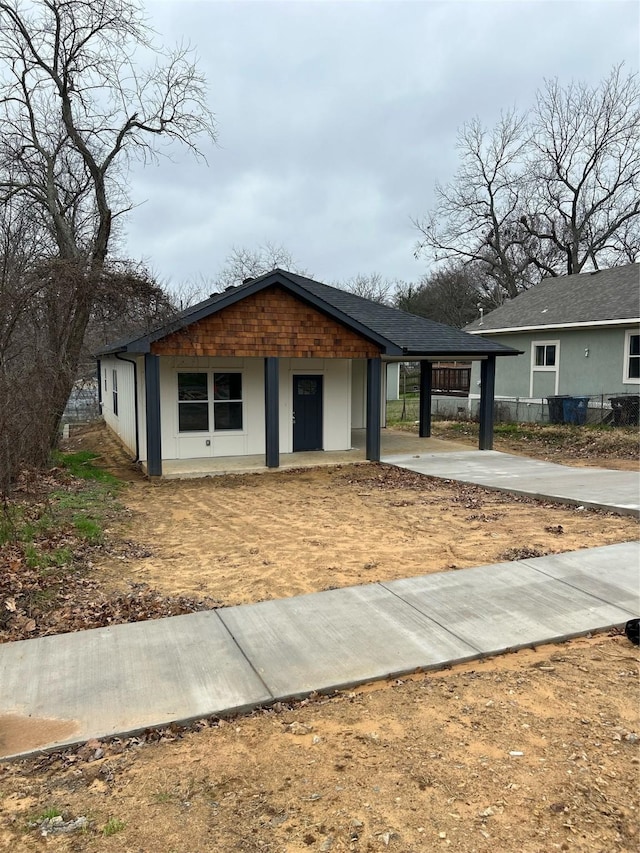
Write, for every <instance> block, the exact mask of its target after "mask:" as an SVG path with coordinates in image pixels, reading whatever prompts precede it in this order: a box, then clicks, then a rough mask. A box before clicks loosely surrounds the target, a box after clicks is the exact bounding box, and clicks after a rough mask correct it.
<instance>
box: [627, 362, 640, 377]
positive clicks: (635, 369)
mask: <svg viewBox="0 0 640 853" xmlns="http://www.w3.org/2000/svg"><path fill="white" fill-rule="evenodd" d="M629 379H640V357H638V356H635V357H634V358H630V359H629Z"/></svg>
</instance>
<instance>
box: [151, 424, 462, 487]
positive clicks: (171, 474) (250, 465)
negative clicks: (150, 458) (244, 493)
mask: <svg viewBox="0 0 640 853" xmlns="http://www.w3.org/2000/svg"><path fill="white" fill-rule="evenodd" d="M366 443H367V435H366V429H354V430H351V450H335V451H324V450H314V451H309V452H300V453H281V454H280V465H279V468H281V469H285V470H286V469H292V468H315V467H319V466H325V465H352V464H355V463H359V462H366V461H367V453H366ZM474 449H475V448H474V446H473V445H471V444H468V445H467V444H461V443H460V442H458V441H456V442H453V441H444V440H442V439H439V438H425V437H420V436H419V435H416V434H415V433H410V432H405V431H402V430H394V429H383V430H381V432H380V457H381V461H383V462H384V457H385V456H394V455H398V454H402V453H410V454H416V455H417V454H422V453H451V452H454V451H460V450H474ZM143 470H144V471H145V473H147V471H146V464H145V463H143ZM269 470H271V469H270V468H268V467H267V466H266V464H265V457H264V454H263V453H259V454H255V455H252V456H216V457H206V458H198V459H168V460H164V462H163V465H162V476H163V477H164V478H165V479H168V480H180V479H185V480H188V479H195V478H197V477H215V476H219V475H222V474H258V473H263V472H266V471H269Z"/></svg>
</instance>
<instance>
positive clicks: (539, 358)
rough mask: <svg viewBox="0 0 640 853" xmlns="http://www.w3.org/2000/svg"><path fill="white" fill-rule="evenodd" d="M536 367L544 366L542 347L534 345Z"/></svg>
mask: <svg viewBox="0 0 640 853" xmlns="http://www.w3.org/2000/svg"><path fill="white" fill-rule="evenodd" d="M536 367H544V347H536Z"/></svg>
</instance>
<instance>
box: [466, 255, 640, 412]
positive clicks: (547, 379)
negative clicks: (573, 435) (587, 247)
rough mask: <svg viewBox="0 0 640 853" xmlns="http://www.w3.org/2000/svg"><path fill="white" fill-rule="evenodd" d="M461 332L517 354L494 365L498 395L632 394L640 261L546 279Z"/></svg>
mask: <svg viewBox="0 0 640 853" xmlns="http://www.w3.org/2000/svg"><path fill="white" fill-rule="evenodd" d="M465 331H466V332H468V333H469V334H471V335H473V336H475V337H479V338H482V339H483V340H487V341H494V342H495V343H502V344H505V345H506V346H509V347H512V348H514V349H518V350H521V351H522V352H523V355H521V356H520V357H519V358H516V359H510V360H509V364H508V365H507V364H504V363H499V364H498V365H497V368H496V377H495V382H496V385H495V396H496V400H500V399H506V400H508V399H514V398H518V399H519V400H520V401H530V402H531V403H541V402H542V401H543V400H545V399H546V400H548V399H549V398H554V397H557V398H561V397H574V398H575V397H577V398H587V397H588V398H590V399H592V400H599V401H600V402H602V400H603V399H604V398H605V397H606V399H607V401H608V400H610V399H611V398H614V399H615V398H617V397H619V396H624V395H629V394H634V395H637V394H638V391H640V264H637V263H635V264H626V265H624V266H620V267H613V268H612V269H606V270H597V271H594V272H587V273H580V274H577V275H566V276H559V277H557V278H547V279H544V280H543V281H542V282H540V284H538V285H536V286H535V287H532V288H531V289H530V290H527V291H525V292H524V293H521V294H519V295H518V296H517V297H516V298H515V299H512V300H510V301H509V302H507V303H505V304H504V305H501V306H500V307H499V308H496V309H495V310H494V311H491V313H490V314H487V315H485V316H484V317H481V318H479V319H477V320H475V321H474V322H473V323H470V324H469V325H468V326H466V327H465ZM479 380H480V376H479V371H478V370H477V367H475V366H474V369H473V372H472V376H471V391H472V392H473V390H474V389H477V387H478V382H479ZM552 419H554V418H552Z"/></svg>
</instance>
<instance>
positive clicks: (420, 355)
mask: <svg viewBox="0 0 640 853" xmlns="http://www.w3.org/2000/svg"><path fill="white" fill-rule="evenodd" d="M490 355H497V356H503V355H524V352H523V350H519V349H513V348H512V347H504V349H503V350H495V351H493V350H491V351H487V350H469V351H467V350H446V351H444V352H430V353H424V352H405V353H404V361H425V360H426V361H439V360H440V359H447V358H448V359H451V358H455V359H457V360H458V361H469V360H472V361H477V360H478V359H483V358H488V357H489V356H490ZM402 360H403V359H400V361H402Z"/></svg>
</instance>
